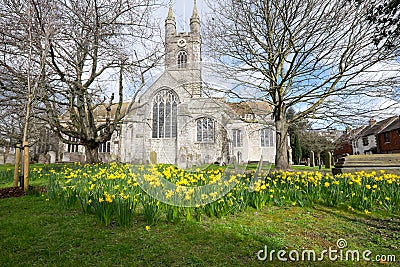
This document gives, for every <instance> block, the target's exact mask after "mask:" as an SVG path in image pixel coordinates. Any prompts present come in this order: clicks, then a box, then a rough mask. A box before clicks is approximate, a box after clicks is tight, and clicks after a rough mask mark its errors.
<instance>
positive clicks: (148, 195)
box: [37, 164, 400, 226]
mask: <svg viewBox="0 0 400 267" xmlns="http://www.w3.org/2000/svg"><path fill="white" fill-rule="evenodd" d="M37 173H40V175H43V171H42V170H40V172H37ZM45 176H48V177H49V179H50V183H49V185H48V187H47V196H45V197H46V198H47V199H49V200H55V201H58V202H59V203H60V205H61V206H63V207H66V208H69V207H72V206H74V205H77V204H79V205H80V206H81V207H82V210H83V212H85V213H93V214H95V215H96V217H97V218H98V220H99V221H100V222H101V223H103V224H105V225H110V224H111V223H113V222H114V223H117V224H118V225H121V226H128V225H130V223H131V220H132V216H139V217H144V219H145V220H146V223H147V224H148V225H149V226H151V225H154V224H156V223H157V222H159V221H160V220H164V221H169V222H171V221H179V220H181V219H186V220H192V219H196V220H201V218H202V216H205V215H206V216H209V217H214V216H215V217H218V218H219V217H223V216H226V215H228V214H234V213H236V212H239V211H242V210H244V209H246V208H248V207H252V208H255V209H261V208H262V207H264V206H268V205H275V206H302V207H306V206H307V207H311V206H314V205H317V204H323V205H327V206H331V207H336V206H344V207H348V209H349V210H354V211H355V210H357V211H361V212H363V213H365V214H369V213H371V212H373V211H378V210H379V211H386V212H387V213H389V214H399V211H400V194H399V193H398V189H399V185H400V176H399V175H394V174H388V173H385V172H384V171H378V172H372V173H365V172H360V173H356V174H343V175H337V176H333V175H331V174H322V173H320V172H275V171H273V172H266V171H264V172H261V173H257V176H256V177H257V178H254V171H251V172H238V171H235V170H229V169H222V168H221V169H213V170H200V169H197V170H194V171H190V170H183V169H179V168H177V167H175V166H171V165H155V166H130V165H127V164H108V165H105V164H104V165H90V166H89V165H87V166H83V167H82V166H80V165H78V164H77V165H73V166H71V165H69V166H65V167H64V168H63V169H62V170H60V171H54V170H49V171H48V173H46V174H45Z"/></svg>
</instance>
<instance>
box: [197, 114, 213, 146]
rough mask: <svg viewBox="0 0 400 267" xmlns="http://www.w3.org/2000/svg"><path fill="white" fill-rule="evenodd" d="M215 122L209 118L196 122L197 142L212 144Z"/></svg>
mask: <svg viewBox="0 0 400 267" xmlns="http://www.w3.org/2000/svg"><path fill="white" fill-rule="evenodd" d="M214 135H215V122H214V120H213V119H210V118H200V119H198V120H197V142H214Z"/></svg>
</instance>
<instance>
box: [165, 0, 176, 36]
mask: <svg viewBox="0 0 400 267" xmlns="http://www.w3.org/2000/svg"><path fill="white" fill-rule="evenodd" d="M175 33H176V20H175V17H174V13H173V11H172V0H171V1H170V2H169V10H168V16H167V18H166V19H165V36H166V37H168V36H173V35H175Z"/></svg>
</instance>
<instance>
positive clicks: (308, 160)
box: [306, 158, 310, 166]
mask: <svg viewBox="0 0 400 267" xmlns="http://www.w3.org/2000/svg"><path fill="white" fill-rule="evenodd" d="M306 164H307V166H310V158H307V163H306Z"/></svg>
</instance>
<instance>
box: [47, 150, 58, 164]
mask: <svg viewBox="0 0 400 267" xmlns="http://www.w3.org/2000/svg"><path fill="white" fill-rule="evenodd" d="M47 154H48V155H49V157H50V163H51V164H53V163H56V160H57V154H56V152H54V151H49V152H47Z"/></svg>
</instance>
